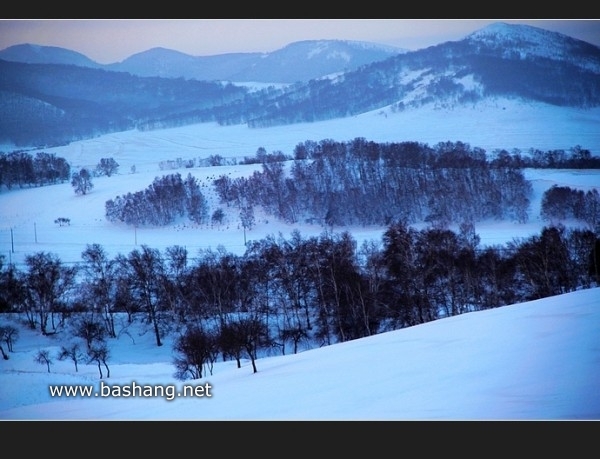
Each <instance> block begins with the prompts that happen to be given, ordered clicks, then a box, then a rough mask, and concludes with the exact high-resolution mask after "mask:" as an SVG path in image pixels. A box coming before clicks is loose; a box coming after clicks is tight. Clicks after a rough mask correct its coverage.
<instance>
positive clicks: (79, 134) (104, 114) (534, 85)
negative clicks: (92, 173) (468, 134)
mask: <svg viewBox="0 0 600 459" xmlns="http://www.w3.org/2000/svg"><path fill="white" fill-rule="evenodd" d="M290 63H293V65H291V64H290ZM231 82H235V83H236V84H231ZM241 82H263V83H272V85H270V86H268V87H266V88H264V89H261V90H257V89H256V88H250V87H247V85H246V86H245V85H241V84H238V83H241ZM496 97H510V98H518V99H520V100H523V101H533V102H542V103H545V104H551V105H554V106H562V107H596V106H599V105H600V48H599V47H597V46H594V45H591V44H589V43H586V42H583V41H581V40H576V39H574V38H571V37H568V36H565V35H562V34H559V33H556V32H550V31H547V30H544V29H540V28H537V27H532V26H525V25H509V24H505V23H501V22H500V23H495V24H492V25H489V26H487V27H485V28H483V29H480V30H478V31H476V32H474V33H472V34H470V35H468V36H467V37H465V38H464V39H462V40H459V41H451V42H445V43H441V44H439V45H436V46H430V47H428V48H425V49H421V50H417V51H410V52H407V51H405V50H400V49H394V48H385V47H381V46H379V45H373V44H372V43H363V42H351V41H327V40H325V41H304V42H297V43H292V44H291V45H288V46H286V47H285V48H282V49H281V50H278V51H276V52H273V53H268V54H255V53H248V54H244V53H240V54H224V55H217V56H211V57H193V56H188V55H185V54H182V53H178V52H175V51H171V50H165V49H159V48H157V49H153V50H149V51H147V52H144V53H140V54H137V55H134V56H131V57H130V58H128V59H126V60H124V61H123V62H121V63H118V64H110V65H107V66H106V65H99V64H96V63H94V62H93V61H91V60H89V59H87V58H86V57H85V56H83V55H81V54H79V53H75V52H72V51H68V50H64V49H61V48H51V47H35V46H32V45H19V46H17V47H11V48H7V49H6V50H4V51H0V113H2V118H1V119H0V142H3V143H5V144H6V143H12V144H14V145H16V146H19V147H28V146H50V145H59V144H65V143H68V142H71V141H73V140H78V139H82V138H89V137H93V136H97V135H101V134H104V133H108V132H115V131H121V130H127V129H134V128H137V129H155V128H164V127H173V126H181V125H185V124H191V123H198V122H218V123H220V124H223V125H232V124H242V123H243V124H247V125H248V126H250V127H268V126H275V125H286V124H292V123H297V122H312V121H320V120H326V119H332V118H341V117H348V116H354V115H357V114H360V113H365V112H368V111H372V110H384V109H385V110H392V111H403V110H418V109H419V108H420V107H423V106H426V105H427V106H429V105H434V106H437V107H452V106H457V105H465V104H474V103H476V102H478V101H482V100H485V99H489V98H496Z"/></svg>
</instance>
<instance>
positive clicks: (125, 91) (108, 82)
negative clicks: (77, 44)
mask: <svg viewBox="0 0 600 459" xmlns="http://www.w3.org/2000/svg"><path fill="white" fill-rule="evenodd" d="M246 93H247V90H246V89H244V88H241V87H238V86H233V85H231V84H222V83H218V82H207V81H187V80H183V79H167V78H140V77H136V76H133V75H130V74H128V73H122V72H107V71H104V70H98V69H90V68H84V67H77V66H71V65H52V64H21V63H15V62H8V61H2V60H0V110H1V111H2V114H3V116H2V119H1V121H0V141H7V142H8V141H13V142H14V143H15V144H16V145H21V144H22V145H31V144H33V145H42V146H43V145H53V144H62V143H68V142H69V141H72V140H76V139H80V138H88V137H93V136H95V135H99V134H103V133H108V132H114V131H122V130H127V129H133V128H135V127H136V126H137V125H138V124H140V123H143V122H148V121H149V120H152V119H156V118H163V117H168V116H172V115H173V114H176V113H182V112H183V113H187V112H191V111H194V110H204V113H205V116H206V117H207V119H206V120H205V121H207V120H210V116H211V115H210V113H208V112H206V110H208V109H211V108H214V107H218V106H221V105H225V104H229V103H231V102H232V101H234V100H240V99H243V97H244V96H245V94H246Z"/></svg>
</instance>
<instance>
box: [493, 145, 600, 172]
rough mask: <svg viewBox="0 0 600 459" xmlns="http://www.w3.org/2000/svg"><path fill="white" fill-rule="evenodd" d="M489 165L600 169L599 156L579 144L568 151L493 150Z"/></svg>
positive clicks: (533, 149)
mask: <svg viewBox="0 0 600 459" xmlns="http://www.w3.org/2000/svg"><path fill="white" fill-rule="evenodd" d="M493 156H494V158H493V159H492V160H491V161H490V166H491V167H511V168H518V169H522V168H534V169H600V157H599V156H592V153H591V152H590V150H586V149H585V148H582V147H581V146H579V145H576V146H574V147H573V148H571V149H570V150H569V151H568V152H567V151H565V150H561V149H558V150H547V151H543V150H539V149H537V148H532V149H531V150H530V151H529V152H528V153H527V154H526V155H523V154H522V152H521V151H520V150H518V149H515V150H513V151H512V152H511V153H509V152H508V151H506V150H502V149H501V150H496V151H494V152H493Z"/></svg>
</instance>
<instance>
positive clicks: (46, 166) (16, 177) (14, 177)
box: [0, 151, 71, 190]
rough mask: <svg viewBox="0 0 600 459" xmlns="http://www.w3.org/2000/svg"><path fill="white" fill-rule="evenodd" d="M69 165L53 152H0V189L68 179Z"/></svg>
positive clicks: (45, 183)
mask: <svg viewBox="0 0 600 459" xmlns="http://www.w3.org/2000/svg"><path fill="white" fill-rule="evenodd" d="M70 176H71V167H70V166H69V164H68V163H67V161H66V160H65V159H64V158H60V157H57V156H56V155H55V154H53V153H44V152H38V153H36V154H35V156H33V155H31V154H30V153H27V152H24V151H13V152H11V153H0V189H2V187H6V188H7V189H9V190H10V189H12V188H13V187H14V186H18V187H20V188H23V187H25V186H42V185H51V184H54V183H62V182H64V181H66V180H69V178H70Z"/></svg>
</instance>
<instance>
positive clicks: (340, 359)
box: [0, 100, 600, 420]
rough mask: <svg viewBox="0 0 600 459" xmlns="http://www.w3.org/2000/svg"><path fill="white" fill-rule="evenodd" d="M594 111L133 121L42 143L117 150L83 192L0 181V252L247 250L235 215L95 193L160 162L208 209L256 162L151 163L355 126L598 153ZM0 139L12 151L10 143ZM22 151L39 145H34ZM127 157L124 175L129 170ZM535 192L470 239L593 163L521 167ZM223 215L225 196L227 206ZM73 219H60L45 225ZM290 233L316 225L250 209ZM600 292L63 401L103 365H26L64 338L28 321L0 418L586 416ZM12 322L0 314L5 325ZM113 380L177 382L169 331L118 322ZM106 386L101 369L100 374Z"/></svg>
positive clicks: (534, 210)
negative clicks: (131, 207) (62, 391)
mask: <svg viewBox="0 0 600 459" xmlns="http://www.w3.org/2000/svg"><path fill="white" fill-rule="evenodd" d="M599 126H600V109H594V110H576V109H558V108H555V107H549V106H539V105H534V104H521V103H516V102H514V101H508V100H499V101H497V103H495V104H492V105H491V106H490V105H488V106H487V108H486V109H484V107H482V106H476V107H472V108H455V109H437V110H436V109H432V110H429V111H425V110H420V111H415V112H410V111H407V112H402V113H391V112H390V111H386V110H378V111H376V112H372V113H367V114H364V115H361V116H357V117H353V118H348V119H345V120H333V121H327V122H322V123H311V124H299V125H292V126H285V127H276V128H269V129H257V130H251V129H248V128H246V127H244V126H230V127H220V126H216V125H214V124H200V125H194V126H186V127H181V128H175V129H166V130H159V131H151V132H137V131H129V132H123V133H116V134H111V135H107V136H102V137H98V138H96V139H91V140H86V141H81V142H74V143H72V144H70V145H67V146H64V147H57V148H50V149H44V150H43V151H45V152H48V153H55V154H56V155H57V156H60V157H64V158H66V159H67V161H68V162H69V163H70V164H71V166H72V170H73V171H76V170H79V168H81V167H92V168H93V167H95V165H96V164H98V162H99V160H100V158H105V157H113V158H114V159H115V160H116V161H117V162H118V163H119V164H120V168H119V173H118V174H117V175H114V176H112V177H98V178H95V179H94V180H93V183H94V188H93V189H92V190H91V192H90V193H89V194H87V195H84V196H79V195H76V194H75V193H74V191H73V187H72V186H71V185H70V184H69V183H63V184H58V185H53V186H45V187H40V188H25V189H13V190H10V191H7V190H2V191H1V192H0V254H1V255H4V256H5V261H6V262H12V263H15V264H16V265H17V266H19V265H20V264H22V263H23V261H24V259H25V257H26V255H28V254H32V253H35V252H39V251H46V252H52V253H55V254H57V255H58V256H59V258H60V259H61V260H62V261H63V262H65V263H72V262H78V261H80V260H81V253H82V251H83V250H84V249H85V248H86V245H87V244H91V243H98V244H100V245H102V246H103V247H104V249H105V250H106V251H107V253H108V255H110V256H114V255H116V254H117V253H123V254H128V253H129V252H130V251H131V250H133V249H134V248H136V247H139V246H140V245H142V244H146V245H148V246H150V247H152V248H158V249H164V248H166V247H168V246H172V245H183V246H185V247H186V248H187V249H188V252H189V253H190V254H191V255H193V254H194V253H195V252H196V251H197V250H198V249H201V248H209V247H210V248H216V247H217V246H218V245H222V246H224V247H225V249H226V250H228V251H229V252H234V253H242V252H243V251H244V236H243V231H242V228H241V227H240V224H239V219H238V216H237V214H236V212H228V213H227V217H226V219H225V221H224V223H223V224H222V225H220V226H216V227H211V226H210V225H203V226H198V225H193V224H191V223H189V222H187V221H184V220H181V221H178V222H176V223H175V224H172V225H168V226H166V227H162V228H137V229H135V228H131V227H129V226H127V225H124V224H115V223H110V222H108V221H107V220H106V219H105V217H104V212H105V203H106V201H107V200H108V199H112V198H114V197H116V196H117V195H122V194H124V193H127V192H134V191H139V190H143V189H145V188H146V187H148V185H149V184H150V183H151V182H152V181H153V179H154V178H155V177H159V176H162V175H165V174H168V173H175V172H179V173H181V174H182V177H185V176H186V175H187V174H188V173H191V174H192V175H194V176H195V177H197V179H198V181H199V182H200V185H201V186H203V188H202V191H203V193H205V195H206V196H207V197H208V198H209V203H210V205H211V211H212V210H214V209H215V208H216V207H215V206H219V203H218V202H217V201H216V197H215V196H214V193H213V190H212V186H211V185H210V183H211V180H212V179H213V178H216V177H218V176H220V175H222V174H227V175H230V176H231V177H235V176H239V175H245V174H249V173H251V172H252V171H253V170H254V169H256V168H259V167H260V166H259V165H251V166H242V165H231V166H221V167H194V168H189V169H186V168H182V169H173V170H161V169H160V167H159V163H160V162H161V161H166V160H176V159H177V158H182V159H183V160H188V159H194V158H207V157H209V156H210V155H220V156H222V157H224V158H229V159H232V158H237V159H238V161H239V160H241V159H243V158H244V157H246V156H247V157H251V156H254V155H255V154H256V151H257V149H258V148H260V147H263V148H265V149H266V151H267V152H268V153H271V152H274V151H282V152H283V153H285V154H289V155H292V154H293V149H294V147H295V146H296V145H297V144H299V143H302V142H304V141H306V140H314V141H317V142H318V141H320V140H323V139H333V140H336V141H346V140H351V139H354V138H356V137H364V138H366V139H367V140H372V141H376V142H402V141H418V142H422V143H427V144H429V145H435V144H436V143H437V142H441V141H462V142H465V143H469V144H470V145H471V146H472V147H480V148H484V149H485V150H486V151H487V152H490V153H491V152H493V151H494V150H495V149H502V148H503V149H506V150H508V151H509V152H511V151H512V150H513V149H514V148H518V149H520V150H521V151H522V152H523V153H526V152H527V151H528V149H529V148H536V149H540V150H542V151H546V150H550V149H565V150H567V151H568V150H569V149H570V148H571V147H574V146H576V145H580V146H581V147H582V148H585V149H588V150H590V151H591V152H592V154H593V155H598V154H600V129H598V127H599ZM0 150H4V151H10V150H9V149H8V148H4V149H3V148H0ZM32 153H34V152H33V151H32ZM132 166H135V173H132ZM526 174H527V178H529V179H530V180H531V181H532V185H533V189H534V196H533V198H532V204H531V208H530V218H529V221H528V222H527V223H524V224H519V223H516V222H510V221H506V222H505V221H502V222H499V221H489V222H479V223H477V224H476V231H477V233H478V234H479V235H480V236H481V244H483V245H487V244H504V243H505V242H508V241H511V240H512V239H513V238H518V237H526V236H529V235H533V234H538V233H539V230H540V229H541V228H542V226H543V225H544V223H545V222H543V221H541V220H540V218H539V205H540V200H541V197H542V194H543V192H544V191H545V190H546V189H548V188H549V187H550V186H552V185H553V184H555V183H556V184H560V185H563V186H565V185H566V186H571V187H573V188H580V189H585V190H587V189H590V188H592V187H594V188H600V172H599V171H585V170H584V171H558V170H529V171H527V172H526ZM223 209H224V210H225V211H228V209H227V208H226V207H224V208H223ZM59 217H64V218H69V219H70V221H71V224H70V225H69V226H59V225H57V224H56V223H54V221H55V220H56V219H57V218H59ZM294 229H298V230H299V231H300V233H301V234H302V235H303V236H309V235H318V234H320V233H321V232H322V231H323V230H324V228H322V227H320V226H319V225H307V224H304V225H300V226H297V225H296V226H292V225H286V224H282V223H280V222H277V221H276V220H274V219H273V218H271V217H270V216H267V215H261V214H260V213H258V212H257V214H256V226H255V227H254V228H252V230H251V231H250V232H249V233H248V238H249V239H261V238H263V237H265V236H267V235H278V234H279V233H281V234H282V235H283V236H284V237H287V236H289V235H290V234H291V232H292V230H294ZM344 229H347V230H349V231H350V232H351V233H352V235H353V236H354V238H355V239H357V241H359V242H360V241H362V240H366V239H377V240H378V239H379V238H380V237H381V234H382V233H383V231H384V229H385V228H380V227H355V228H344ZM599 292H600V291H599V290H598V289H592V290H586V291H580V292H574V293H570V294H568V295H562V296H558V297H552V298H547V299H544V300H540V301H535V302H530V303H527V304H521V305H514V306H508V307H503V308H499V309H496V310H488V311H482V312H477V313H470V314H465V315H462V316H457V317H452V318H448V319H443V320H439V321H436V322H433V323H428V324H425V325H420V326H417V327H412V328H409V329H403V330H399V331H395V332H391V333H385V334H382V335H378V336H373V337H370V338H366V339H361V340H356V341H352V342H347V343H344V344H339V345H334V346H329V347H327V348H321V349H316V350H311V351H306V352H303V353H300V354H297V355H287V356H271V357H265V358H262V359H260V361H259V362H258V370H259V371H258V373H256V374H252V371H251V369H250V367H249V363H248V362H245V363H244V365H243V367H242V368H241V369H237V368H235V363H232V362H220V363H218V364H217V365H215V368H214V375H211V376H210V377H207V378H205V379H204V380H202V381H200V382H199V383H201V384H204V383H206V382H210V384H211V386H212V397H196V398H192V397H188V398H178V399H176V400H173V401H166V400H165V399H164V398H161V397H132V398H119V397H108V398H103V397H91V398H89V399H79V400H75V399H67V398H64V397H63V398H60V397H54V398H52V397H51V396H50V394H49V385H50V384H61V385H66V384H69V385H78V384H79V385H81V384H91V385H93V386H94V387H95V388H98V387H99V383H100V381H99V378H98V370H97V368H96V367H94V366H93V365H82V367H81V368H80V370H79V372H77V373H75V371H74V368H73V367H72V365H71V364H69V363H68V362H55V363H54V364H53V365H52V366H51V372H50V373H48V372H47V370H46V368H45V367H44V366H42V365H39V364H37V363H35V362H34V361H33V356H34V354H35V353H36V352H37V351H38V350H40V349H41V348H47V349H49V350H51V351H52V352H55V351H56V349H57V347H60V336H57V337H54V338H48V337H40V336H37V335H35V334H34V333H33V332H31V331H29V330H26V329H23V330H21V336H20V338H19V340H18V341H17V342H16V344H15V346H14V347H15V352H14V353H11V354H10V359H9V360H8V361H0V419H240V420H254V419H275V420H292V419H339V420H361V419H382V420H392V419H594V418H600V393H599V392H598V390H597V388H598V387H599V385H600V384H599V383H600V370H599V368H598V361H600V339H599V337H600V304H599V303H600V295H598V293H599ZM7 322H9V320H8V319H7V318H6V317H0V325H3V324H6V323H7ZM110 345H111V358H110V360H109V365H110V367H111V377H110V384H131V383H132V381H135V382H136V383H139V384H142V385H151V384H154V385H157V384H160V385H163V386H167V385H177V386H178V387H180V388H181V386H182V383H181V382H177V381H176V380H175V379H174V377H173V373H174V366H173V364H172V358H173V355H172V351H171V346H170V342H167V343H166V344H165V345H164V346H162V347H161V348H157V347H156V346H155V345H153V341H152V338H151V337H150V336H149V335H139V333H138V330H126V329H124V328H123V329H122V334H121V336H120V338H119V339H117V340H113V341H111V342H110ZM106 382H108V381H106Z"/></svg>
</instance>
